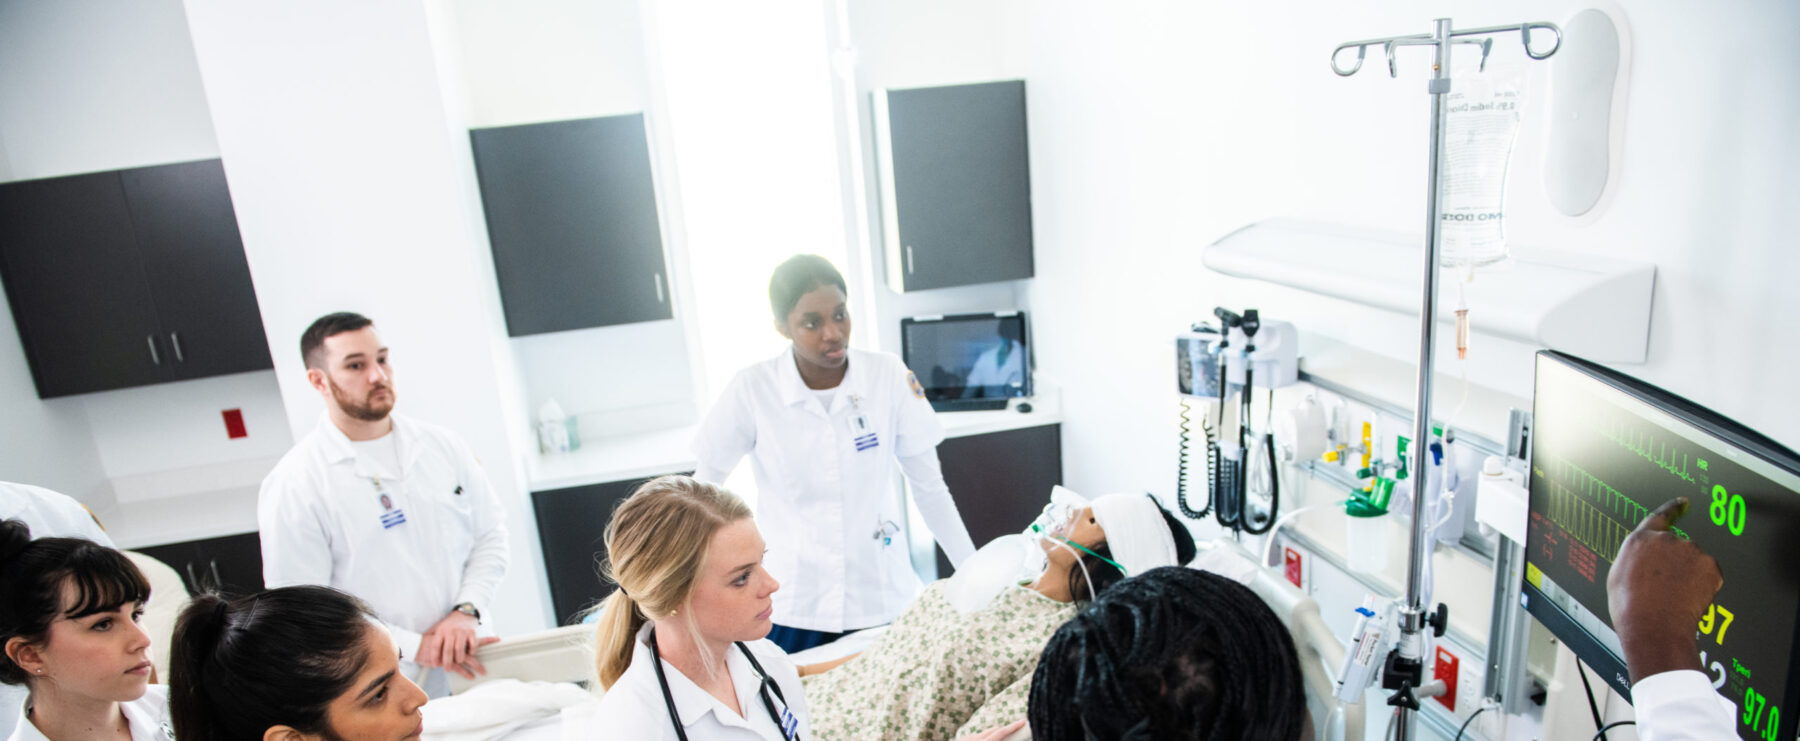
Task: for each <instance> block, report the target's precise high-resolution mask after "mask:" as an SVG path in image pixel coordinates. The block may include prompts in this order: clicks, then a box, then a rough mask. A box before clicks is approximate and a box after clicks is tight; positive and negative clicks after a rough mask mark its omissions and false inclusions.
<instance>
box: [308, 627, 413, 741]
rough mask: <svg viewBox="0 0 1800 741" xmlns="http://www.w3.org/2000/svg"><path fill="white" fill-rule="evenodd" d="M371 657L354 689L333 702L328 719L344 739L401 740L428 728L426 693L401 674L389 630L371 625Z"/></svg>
mask: <svg viewBox="0 0 1800 741" xmlns="http://www.w3.org/2000/svg"><path fill="white" fill-rule="evenodd" d="M363 640H364V644H365V645H367V646H368V648H369V650H368V654H367V657H368V658H367V659H366V660H365V661H364V662H363V667H362V670H361V671H358V672H357V673H356V681H354V682H352V683H351V684H350V689H349V690H348V691H346V692H344V694H342V695H339V696H338V697H337V699H335V700H332V701H331V705H330V707H328V708H326V710H325V720H326V722H327V723H329V724H330V726H331V730H332V731H333V732H334V733H335V735H336V736H337V737H338V738H340V739H343V740H344V741H401V740H402V739H416V738H418V737H419V734H420V733H421V732H422V731H424V729H425V726H424V716H423V714H421V713H420V712H419V708H421V707H423V706H424V705H425V699H426V698H425V692H424V691H423V690H420V689H419V686H418V685H416V684H413V683H412V680H410V679H407V678H406V677H405V676H403V675H401V674H400V654H399V652H398V651H396V650H395V648H394V641H393V639H392V638H390V637H388V633H387V631H385V630H382V629H380V628H378V627H376V626H374V625H370V626H369V629H368V634H367V637H365V638H364V639H363Z"/></svg>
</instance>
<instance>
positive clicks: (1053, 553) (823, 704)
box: [802, 494, 1194, 741]
mask: <svg viewBox="0 0 1800 741" xmlns="http://www.w3.org/2000/svg"><path fill="white" fill-rule="evenodd" d="M1055 519H1057V520H1059V522H1056V523H1055V525H1054V526H1053V527H1051V528H1050V531H1049V532H1048V533H1046V534H1045V537H1043V538H1042V539H1041V540H1040V544H1041V547H1042V548H1043V549H1044V550H1045V551H1046V555H1047V558H1046V559H1045V561H1046V564H1045V566H1044V570H1043V572H1042V573H1041V574H1039V575H1038V576H1037V577H1036V578H1035V579H1033V580H1030V581H1026V582H1022V583H1018V584H1009V585H1007V586H1006V587H1005V588H1003V589H1002V590H1001V591H1000V593H999V594H998V596H995V597H993V598H992V599H991V600H989V601H987V602H986V604H985V605H984V606H981V607H979V608H978V609H975V610H973V611H972V612H967V611H964V610H959V609H957V608H956V607H955V606H953V605H952V600H951V599H950V598H949V596H948V595H947V591H948V590H949V589H951V587H952V580H948V579H946V580H940V581H938V582H936V583H934V584H932V585H931V586H929V587H927V588H926V589H925V591H924V592H923V593H921V594H920V595H919V597H918V598H917V599H915V600H914V601H913V603H912V605H911V606H909V607H908V608H907V610H906V612H904V613H902V614H901V615H900V617H899V619H897V620H895V621H894V623H893V625H892V626H891V627H890V628H889V629H888V631H887V633H886V635H884V636H882V637H881V639H880V640H879V641H878V642H877V643H876V644H875V645H873V646H872V647H871V648H869V650H867V651H865V652H863V653H862V654H860V655H857V656H855V657H853V658H851V659H850V660H849V661H847V662H845V663H843V664H842V665H841V666H837V667H836V668H830V669H829V670H828V671H825V672H824V673H821V674H814V675H812V676H806V677H804V678H803V679H802V681H803V682H804V683H805V685H806V699H807V705H808V706H809V708H810V709H811V716H812V726H813V735H814V736H816V737H817V738H820V739H825V740H826V741H830V740H831V739H858V740H860V739H877V738H878V739H888V740H892V739H952V738H957V737H959V736H963V735H966V734H970V733H976V732H980V731H985V730H988V729H990V728H993V727H997V726H1002V725H1005V724H1007V723H1010V722H1013V721H1015V720H1018V719H1021V718H1024V717H1025V712H1026V705H1027V700H1028V698H1029V697H1030V692H1031V688H1030V684H1031V675H1032V671H1033V670H1034V669H1036V667H1037V662H1038V656H1039V654H1041V653H1042V651H1043V648H1044V644H1045V642H1046V641H1048V640H1049V638H1050V636H1051V634H1052V633H1054V632H1055V631H1056V629H1057V628H1058V627H1059V626H1061V625H1062V624H1063V623H1064V622H1065V621H1067V620H1068V619H1069V618H1070V617H1071V616H1072V615H1074V614H1075V612H1076V610H1077V609H1078V608H1079V606H1080V605H1081V604H1083V603H1086V602H1087V601H1088V600H1089V599H1090V598H1091V597H1092V596H1093V595H1095V594H1097V593H1099V592H1101V591H1104V590H1105V589H1106V587H1108V586H1111V585H1112V584H1113V583H1115V582H1118V581H1119V580H1121V579H1123V578H1125V576H1126V575H1127V572H1129V573H1138V572H1142V571H1147V570H1149V569H1151V568H1155V567H1158V566H1171V565H1177V564H1182V563H1186V562H1187V561H1189V560H1191V559H1192V558H1193V556H1194V543H1193V540H1192V539H1191V538H1190V537H1189V536H1188V534H1187V530H1186V528H1185V527H1183V526H1182V525H1181V523H1180V522H1179V521H1177V520H1176V519H1175V518H1174V517H1173V516H1171V515H1170V514H1169V513H1168V512H1166V511H1164V510H1163V509H1162V508H1161V507H1160V506H1158V505H1157V504H1156V502H1155V500H1153V499H1151V498H1150V497H1148V496H1147V495H1138V494H1113V495H1108V496H1105V497H1101V498H1100V499H1098V500H1095V501H1094V503H1093V504H1092V505H1091V506H1085V507H1080V508H1073V507H1071V508H1069V509H1068V510H1067V516H1066V517H1059V518H1055ZM803 673H805V668H803Z"/></svg>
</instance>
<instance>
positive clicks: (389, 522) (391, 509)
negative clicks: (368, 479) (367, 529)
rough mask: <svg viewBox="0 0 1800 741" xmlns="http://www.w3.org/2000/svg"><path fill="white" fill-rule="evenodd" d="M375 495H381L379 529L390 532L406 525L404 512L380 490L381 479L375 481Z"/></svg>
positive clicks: (392, 499) (391, 498)
mask: <svg viewBox="0 0 1800 741" xmlns="http://www.w3.org/2000/svg"><path fill="white" fill-rule="evenodd" d="M375 493H376V494H379V495H381V529H383V530H392V529H394V528H396V527H399V526H401V525H404V524H406V510H403V509H400V508H398V507H395V506H394V498H393V497H390V496H388V493H387V492H386V491H384V490H382V488H381V479H375Z"/></svg>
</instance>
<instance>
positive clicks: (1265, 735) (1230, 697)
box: [1030, 568, 1312, 741]
mask: <svg viewBox="0 0 1800 741" xmlns="http://www.w3.org/2000/svg"><path fill="white" fill-rule="evenodd" d="M1304 692H1305V690H1304V688H1303V685H1302V684H1301V677H1300V660H1299V658H1298V656H1297V655H1296V653H1295V651H1294V641H1293V638H1291V637H1290V636H1289V635H1288V632H1287V628H1285V627H1283V626H1282V624H1281V620H1280V619H1279V618H1277V617H1276V616H1275V613H1274V611H1272V610H1270V609H1269V607H1268V605H1266V604H1264V603H1263V601H1262V599H1261V598H1259V597H1257V596H1256V594H1255V593H1253V592H1251V591H1250V590H1249V589H1248V588H1246V587H1244V586H1243V585H1241V584H1238V583H1237V582H1235V581H1232V580H1230V579H1227V578H1225V577H1222V576H1219V575H1217V574H1212V573H1208V572H1204V571H1199V570H1195V569H1188V568H1162V569H1155V570H1152V571H1148V572H1146V573H1144V574H1142V575H1139V576H1134V577H1133V578H1130V579H1126V580H1125V581H1122V582H1119V583H1118V584H1117V585H1115V586H1114V587H1113V588H1112V589H1110V590H1107V591H1106V592H1105V593H1103V594H1101V595H1100V598H1099V599H1097V600H1095V601H1094V603H1093V604H1092V605H1089V606H1088V608H1087V609H1086V610H1083V611H1082V612H1081V613H1080V614H1078V615H1076V616H1075V617H1074V618H1072V619H1070V620H1069V622H1067V623H1064V624H1063V626H1062V627H1061V628H1059V629H1058V630H1057V631H1056V634H1055V635H1054V636H1052V637H1051V638H1050V643H1049V644H1048V645H1046V646H1045V647H1044V655H1043V658H1042V659H1041V660H1040V661H1039V662H1038V665H1037V672H1036V673H1035V674H1034V675H1033V676H1032V681H1031V708H1030V720H1031V737H1032V738H1033V739H1036V741H1150V740H1151V739H1233V740H1234V741H1236V740H1238V739H1242V740H1243V741H1301V740H1302V739H1311V738H1312V722H1311V719H1310V717H1308V715H1307V711H1306V696H1305V694H1304Z"/></svg>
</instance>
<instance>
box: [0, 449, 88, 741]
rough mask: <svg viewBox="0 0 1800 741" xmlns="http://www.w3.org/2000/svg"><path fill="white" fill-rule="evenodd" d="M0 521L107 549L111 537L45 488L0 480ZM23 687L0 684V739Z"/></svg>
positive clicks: (13, 721)
mask: <svg viewBox="0 0 1800 741" xmlns="http://www.w3.org/2000/svg"><path fill="white" fill-rule="evenodd" d="M0 520H21V521H23V522H24V523H25V525H26V526H27V527H29V528H31V537H32V538H34V539H35V538H85V539H87V540H91V541H94V542H95V543H99V544H100V545H103V546H106V547H108V548H111V547H113V542H112V539H111V538H108V537H106V533H105V532H102V531H101V530H100V523H98V522H95V521H94V516H93V514H91V513H89V512H88V511H87V508H86V507H83V506H81V504H80V503H78V502H76V501H75V500H73V499H70V498H68V497H66V496H64V495H62V494H58V493H56V492H53V491H51V490H49V489H43V488H39V487H36V486H26V485H24V484H14V483H9V482H6V481H0ZM25 694H26V690H25V688H24V687H23V686H14V685H10V684H0V738H8V737H10V736H12V732H13V727H14V726H17V725H18V724H19V709H20V708H21V707H22V706H23V705H24V704H25Z"/></svg>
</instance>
